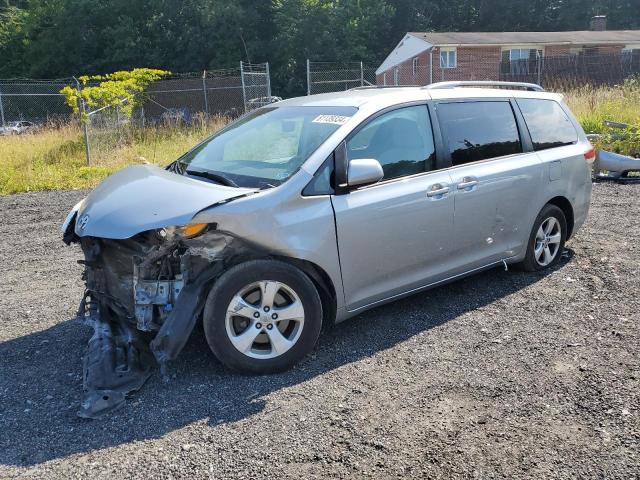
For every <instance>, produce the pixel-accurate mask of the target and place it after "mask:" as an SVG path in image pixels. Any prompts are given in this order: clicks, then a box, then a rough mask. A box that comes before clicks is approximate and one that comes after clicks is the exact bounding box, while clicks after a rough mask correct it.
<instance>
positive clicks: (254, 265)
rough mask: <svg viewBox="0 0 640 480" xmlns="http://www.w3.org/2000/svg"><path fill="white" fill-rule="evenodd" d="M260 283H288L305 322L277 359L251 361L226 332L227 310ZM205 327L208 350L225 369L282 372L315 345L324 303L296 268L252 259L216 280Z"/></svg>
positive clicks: (205, 315) (271, 261) (280, 263)
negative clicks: (231, 303) (244, 290)
mask: <svg viewBox="0 0 640 480" xmlns="http://www.w3.org/2000/svg"><path fill="white" fill-rule="evenodd" d="M260 281H277V282H280V283H283V284H285V285H286V286H287V287H289V288H290V289H291V290H293V291H294V292H295V294H296V295H297V296H298V298H299V299H300V301H301V303H302V306H303V308H304V322H303V324H302V328H301V331H300V334H299V336H298V338H297V340H296V342H295V344H294V345H293V346H292V347H290V348H289V350H287V351H285V352H284V353H282V354H280V355H278V356H276V357H274V358H252V357H251V356H249V355H246V354H244V353H242V352H241V351H239V350H238V349H237V348H236V347H235V346H234V344H233V343H232V342H231V339H230V337H229V334H228V333H227V308H228V307H229V305H230V302H231V300H232V299H233V297H234V296H235V295H236V294H237V293H238V292H240V291H241V290H242V289H244V288H245V287H247V286H248V285H251V284H253V283H255V282H260ZM274 312H275V309H274ZM203 326H204V332H205V336H206V339H207V343H208V344H209V347H210V348H211V350H212V351H213V353H214V355H215V356H216V357H217V358H218V360H220V362H222V363H223V364H224V365H225V366H227V367H229V368H231V369H233V370H236V371H240V372H244V373H252V374H265V373H276V372H281V371H283V370H287V369H289V368H291V367H292V366H293V365H295V364H296V363H297V362H299V361H300V360H301V359H302V358H303V357H304V356H305V355H307V354H308V353H309V352H310V351H311V350H312V349H313V347H314V346H315V344H316V342H317V340H318V337H319V335H320V330H321V328H322V302H321V300H320V296H319V294H318V291H317V290H316V287H315V286H314V284H313V282H312V281H311V280H310V279H309V277H307V275H305V274H304V273H303V272H302V271H300V270H299V269H297V268H296V267H294V266H292V265H290V264H288V263H285V262H281V261H278V260H251V261H248V262H245V263H241V264H239V265H236V266H234V267H232V268H230V269H229V270H228V271H226V272H225V273H223V274H222V275H221V276H220V278H218V280H216V282H215V284H214V285H213V288H212V289H211V292H209V296H208V297H207V301H206V304H205V307H204V312H203ZM248 328H251V327H247V329H248ZM256 328H257V327H256ZM276 328H277V327H276ZM264 333H265V334H266V331H264Z"/></svg>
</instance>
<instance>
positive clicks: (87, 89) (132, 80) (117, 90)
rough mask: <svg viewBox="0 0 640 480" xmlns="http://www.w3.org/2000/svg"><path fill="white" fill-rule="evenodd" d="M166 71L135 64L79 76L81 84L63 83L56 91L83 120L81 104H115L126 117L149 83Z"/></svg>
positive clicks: (85, 114) (131, 112)
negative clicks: (107, 72) (133, 67)
mask: <svg viewBox="0 0 640 480" xmlns="http://www.w3.org/2000/svg"><path fill="white" fill-rule="evenodd" d="M169 73H170V72H167V71H164V70H153V69H149V68H135V69H133V70H131V71H130V72H127V71H119V72H114V73H109V74H107V75H93V76H81V77H79V79H78V80H79V82H80V84H81V86H78V87H75V88H74V87H70V86H66V87H64V88H63V89H62V90H60V93H61V94H63V95H64V96H65V102H66V103H67V105H69V107H70V108H71V109H72V110H73V112H74V113H76V114H80V116H81V118H82V120H83V121H85V120H86V119H87V112H86V111H85V109H84V108H82V109H81V105H86V106H87V107H88V108H90V109H101V108H108V107H114V108H115V107H117V108H118V109H119V111H120V112H121V113H122V114H124V115H125V116H126V117H131V115H132V114H133V110H134V109H135V107H137V106H138V105H140V103H141V102H142V93H143V92H144V91H145V90H146V89H147V87H148V86H149V84H150V83H152V82H155V81H156V80H159V79H160V78H162V77H163V76H165V75H168V74H169Z"/></svg>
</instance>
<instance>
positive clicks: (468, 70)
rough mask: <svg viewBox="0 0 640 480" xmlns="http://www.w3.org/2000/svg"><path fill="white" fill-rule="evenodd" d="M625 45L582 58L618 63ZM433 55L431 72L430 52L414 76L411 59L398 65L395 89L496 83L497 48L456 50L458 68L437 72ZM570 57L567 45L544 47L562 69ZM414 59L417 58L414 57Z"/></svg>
mask: <svg viewBox="0 0 640 480" xmlns="http://www.w3.org/2000/svg"><path fill="white" fill-rule="evenodd" d="M623 47H624V45H606V46H599V47H593V48H591V47H590V48H588V49H584V55H589V56H593V58H594V61H597V62H601V61H602V58H604V57H607V58H610V59H611V61H612V62H613V63H619V60H617V59H618V58H619V55H620V52H621V50H622V48H623ZM431 51H432V53H433V69H432V72H431V69H430V63H429V58H430V55H429V53H430V51H429V50H425V51H424V52H422V53H420V54H418V55H417V58H418V67H417V69H416V71H415V72H414V69H413V58H411V59H409V60H407V61H405V62H403V63H401V64H399V65H397V68H398V85H427V84H429V83H430V78H431V76H432V77H433V82H442V81H450V80H499V79H500V78H501V76H500V62H501V60H502V49H501V48H500V47H458V48H457V65H456V68H440V48H439V47H434V48H433V49H432V50H431ZM569 56H570V47H569V46H566V45H551V46H545V48H544V57H545V58H546V59H548V60H549V62H550V64H553V63H554V62H553V60H556V62H555V63H556V64H558V65H560V64H562V65H564V63H565V62H563V61H562V58H567V57H569ZM414 58H416V57H414ZM395 68H396V67H392V68H391V69H389V70H387V72H386V77H387V78H386V84H387V85H394V84H395V82H394V70H395ZM536 79H537V76H536V78H531V79H514V80H520V81H534V80H536ZM376 81H377V84H378V85H383V84H384V76H383V74H379V75H377V76H376Z"/></svg>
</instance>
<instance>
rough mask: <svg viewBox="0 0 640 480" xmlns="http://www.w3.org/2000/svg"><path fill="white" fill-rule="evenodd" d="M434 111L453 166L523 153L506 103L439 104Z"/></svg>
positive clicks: (509, 105) (514, 121) (515, 126)
mask: <svg viewBox="0 0 640 480" xmlns="http://www.w3.org/2000/svg"><path fill="white" fill-rule="evenodd" d="M437 109H438V118H439V120H440V125H441V127H442V129H443V131H444V135H445V138H446V139H447V144H448V148H449V152H450V153H451V163H452V165H454V166H455V165H463V164H465V163H469V162H477V161H479V160H485V159H488V158H495V157H502V156H504V155H511V154H514V153H521V152H522V146H521V144H520V136H519V134H518V126H517V124H516V119H515V116H514V114H513V110H512V108H511V104H510V103H509V102H507V101H491V102H458V103H442V104H439V105H438V107H437Z"/></svg>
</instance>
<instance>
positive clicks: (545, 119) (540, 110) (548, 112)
mask: <svg viewBox="0 0 640 480" xmlns="http://www.w3.org/2000/svg"><path fill="white" fill-rule="evenodd" d="M516 101H517V102H518V106H519V107H520V110H521V111H522V115H523V116H524V120H525V122H526V123H527V128H528V129H529V133H530V134H531V140H532V142H533V149H534V150H545V149H547V148H554V147H561V146H563V145H572V144H574V143H576V142H577V141H578V134H577V132H576V129H575V128H574V126H573V124H572V123H571V120H569V117H567V114H566V113H565V112H564V110H563V109H562V107H561V106H560V105H558V102H555V101H553V100H542V99H532V98H519V99H517V100H516Z"/></svg>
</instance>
